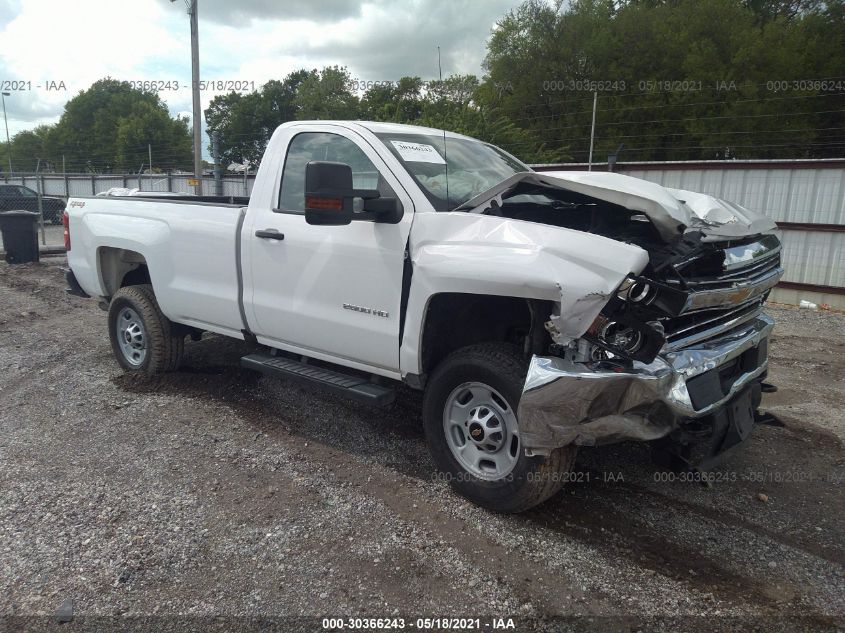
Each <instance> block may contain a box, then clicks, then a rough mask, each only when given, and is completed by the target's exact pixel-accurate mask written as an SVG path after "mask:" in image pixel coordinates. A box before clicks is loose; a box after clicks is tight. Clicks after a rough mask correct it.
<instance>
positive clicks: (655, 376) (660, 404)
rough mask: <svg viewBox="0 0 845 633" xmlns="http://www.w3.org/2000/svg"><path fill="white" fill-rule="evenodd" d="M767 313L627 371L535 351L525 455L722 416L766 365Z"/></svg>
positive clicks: (522, 417) (525, 399)
mask: <svg viewBox="0 0 845 633" xmlns="http://www.w3.org/2000/svg"><path fill="white" fill-rule="evenodd" d="M773 327H774V321H773V320H772V319H771V318H770V317H768V316H767V315H765V314H762V313H761V314H760V315H758V316H757V317H756V318H755V319H754V320H752V321H750V322H748V323H746V324H744V325H742V326H741V327H739V328H737V329H735V330H732V331H730V332H728V333H726V334H723V335H721V336H718V337H716V338H712V339H709V340H707V341H705V342H702V343H699V344H697V345H695V346H692V347H687V348H684V349H680V350H676V351H671V352H666V353H663V354H661V355H660V356H658V357H657V358H656V359H655V360H654V361H652V362H651V363H648V364H645V363H639V362H634V364H633V366H632V367H631V368H623V367H619V366H612V365H610V364H608V363H573V362H571V361H567V360H565V359H562V358H559V357H543V356H534V357H533V358H532V359H531V365H530V367H529V369H528V375H527V377H526V380H525V386H524V388H523V393H522V399H521V400H520V403H519V411H518V415H519V429H520V441H521V442H522V446H523V448H525V449H526V450H527V452H528V454H529V455H532V454H540V455H542V454H548V453H549V452H550V451H551V450H554V449H556V448H559V447H562V446H567V445H569V444H577V445H584V446H591V445H594V444H607V443H612V442H619V441H623V440H642V441H650V440H656V439H659V438H662V437H665V436H667V435H669V434H670V433H672V431H674V430H676V429H678V428H679V427H680V426H681V425H682V424H684V423H685V422H686V421H690V420H695V419H700V418H705V417H706V416H711V415H713V414H716V413H720V412H721V411H722V410H723V409H724V408H726V407H727V406H728V404H729V403H731V402H732V401H734V400H736V399H737V398H738V397H739V396H740V394H742V393H744V392H746V391H747V388H748V387H749V386H750V385H752V384H753V383H755V382H758V381H760V380H762V378H763V377H764V376H765V374H766V371H767V369H768V337H769V334H770V333H771V331H772V328H773Z"/></svg>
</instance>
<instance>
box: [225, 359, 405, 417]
mask: <svg viewBox="0 0 845 633" xmlns="http://www.w3.org/2000/svg"><path fill="white" fill-rule="evenodd" d="M241 367H245V368H247V369H253V370H255V371H260V372H261V373H262V374H267V375H268V376H276V377H277V378H293V379H294V380H298V381H300V382H303V383H306V384H310V385H314V386H317V387H322V388H323V389H328V390H329V391H333V392H334V393H337V394H340V395H343V396H346V397H348V398H352V399H353V400H357V401H359V402H367V403H369V404H374V405H377V406H386V405H388V404H390V403H391V402H393V399H394V398H395V396H396V393H395V391H394V390H393V389H392V388H391V387H383V386H381V385H376V384H373V383H371V382H370V381H369V380H367V379H366V378H361V377H359V376H352V375H350V374H342V373H341V372H339V371H332V370H331V369H323V368H322V367H315V366H314V365H307V364H306V363H301V362H299V361H295V360H291V359H289V358H282V357H281V356H270V355H268V354H249V355H247V356H244V357H243V358H241Z"/></svg>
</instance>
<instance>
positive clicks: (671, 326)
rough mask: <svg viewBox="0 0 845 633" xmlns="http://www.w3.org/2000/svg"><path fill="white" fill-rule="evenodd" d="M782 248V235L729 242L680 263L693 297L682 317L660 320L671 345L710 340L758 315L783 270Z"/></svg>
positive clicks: (679, 271)
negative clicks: (780, 238)
mask: <svg viewBox="0 0 845 633" xmlns="http://www.w3.org/2000/svg"><path fill="white" fill-rule="evenodd" d="M780 251H781V246H780V241H779V240H778V239H777V237H775V236H773V235H766V236H763V237H761V238H759V239H757V240H754V241H746V242H739V243H732V242H728V243H725V245H724V246H723V247H722V248H720V249H716V250H709V252H707V253H705V254H702V255H700V256H698V257H694V258H692V259H690V260H687V261H686V262H683V263H681V264H679V265H676V267H675V271H676V273H677V274H678V277H679V279H680V283H681V284H682V285H683V286H685V287H686V289H687V292H689V299H688V301H687V309H685V310H684V311H683V312H682V313H681V314H680V316H674V317H668V318H666V319H662V320H661V324H662V325H663V327H664V330H665V333H666V341H667V346H668V348H669V349H680V348H683V347H687V346H689V345H693V344H695V343H699V342H701V341H706V340H707V339H710V338H712V337H714V336H718V335H720V334H722V333H724V332H728V331H730V330H732V329H734V328H737V327H740V326H741V325H743V324H744V323H747V322H748V321H750V320H752V319H754V318H755V317H756V316H757V315H759V314H760V313H761V312H762V310H763V302H764V301H765V298H766V297H767V296H768V292H769V289H770V288H771V287H772V286H774V285H775V283H777V281H778V280H779V279H780V277H781V275H782V274H783V269H782V268H781V258H780Z"/></svg>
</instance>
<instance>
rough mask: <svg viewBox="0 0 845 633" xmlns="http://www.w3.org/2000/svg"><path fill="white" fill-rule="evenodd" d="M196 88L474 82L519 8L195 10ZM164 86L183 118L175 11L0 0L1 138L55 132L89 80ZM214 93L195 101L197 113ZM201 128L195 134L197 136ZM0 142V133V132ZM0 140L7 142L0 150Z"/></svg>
mask: <svg viewBox="0 0 845 633" xmlns="http://www.w3.org/2000/svg"><path fill="white" fill-rule="evenodd" d="M198 2H199V42H200V70H201V72H200V76H201V79H202V80H206V81H207V80H212V81H225V82H242V85H243V86H245V87H246V88H247V90H250V89H252V87H253V86H254V87H256V88H257V87H259V86H260V85H261V84H263V83H264V82H265V81H267V80H268V79H282V78H283V77H284V76H285V75H287V74H288V73H289V72H291V71H294V70H297V69H300V68H306V69H311V68H322V67H323V66H327V65H335V64H336V65H339V66H346V67H347V68H348V69H349V71H350V73H351V75H352V77H353V79H355V80H359V81H360V82H373V81H391V80H396V79H399V78H400V77H402V76H405V75H419V76H421V77H423V78H424V79H433V78H436V77H437V46H438V45H439V46H440V48H441V54H442V63H443V75H444V76H446V75H450V74H453V73H475V74H478V75H480V74H482V69H481V63H482V61H483V58H484V53H485V42H486V40H487V38H488V37H489V35H490V32H491V30H492V29H493V28H494V26H495V23H496V21H497V20H498V19H499V18H501V17H502V16H503V15H504V14H505V13H507V11H509V10H510V9H512V8H514V7H516V6H518V5H519V3H520V2H519V0H311V1H309V0H275V1H274V0H198ZM106 76H110V77H113V78H115V79H121V80H126V81H139V82H140V81H155V82H169V89H165V90H162V91H160V93H159V94H160V95H161V97H162V98H163V99H164V101H165V102H166V103H167V105H168V108H169V109H170V112H171V114H172V115H174V116H176V115H182V116H190V113H191V90H190V81H191V54H190V30H189V20H188V15H187V6H186V3H185V0H175V1H173V2H171V1H169V0H73V1H69V0H0V87H2V89H3V90H4V91H7V92H11V96H9V97H6V98H5V101H6V111H7V117H8V125H9V133H10V134H11V135H12V136H14V134H15V133H17V132H19V131H21V130H25V129H31V128H33V127H35V126H37V125H39V124H41V123H53V122H55V121H57V120H58V118H59V116H61V113H62V110H63V107H64V104H65V103H66V102H67V101H68V100H69V99H70V98H72V97H73V96H75V95H76V94H77V93H78V92H79V91H81V90H84V89H86V88H88V87H89V86H90V85H91V84H92V83H93V82H94V81H96V80H97V79H101V78H103V77H106ZM215 94H218V93H217V92H215V91H213V90H206V91H204V92H203V93H202V105H203V109H205V107H206V106H207V105H208V103H209V102H210V101H211V99H212V98H213V97H214V96H215ZM203 127H204V126H203ZM0 134H4V131H0ZM3 140H5V138H4V139H3Z"/></svg>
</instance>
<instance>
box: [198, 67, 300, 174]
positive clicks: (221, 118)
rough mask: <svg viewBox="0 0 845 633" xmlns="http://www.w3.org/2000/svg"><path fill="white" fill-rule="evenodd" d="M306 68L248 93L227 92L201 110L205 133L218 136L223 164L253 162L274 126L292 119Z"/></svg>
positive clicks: (261, 153) (295, 112) (258, 157)
mask: <svg viewBox="0 0 845 633" xmlns="http://www.w3.org/2000/svg"><path fill="white" fill-rule="evenodd" d="M308 74H309V73H308V71H305V70H297V71H296V72H293V73H290V74H289V75H287V76H286V77H285V78H284V79H283V80H282V81H278V80H275V79H274V80H270V81H268V82H267V83H266V84H264V85H263V86H262V87H261V89H260V90H258V91H254V92H251V93H247V94H244V93H239V92H230V93H229V94H225V95H218V96H217V97H215V98H214V99H213V100H212V101H211V103H210V104H209V107H208V108H207V109H206V111H205V120H206V122H207V123H208V132H209V134H211V132H212V131H217V132H218V133H219V135H220V155H221V160H222V161H223V163H224V164H228V163H233V162H234V163H243V162H244V161H245V160H248V161H250V162H251V163H253V164H257V163H258V162H259V161H260V160H261V156H262V155H263V154H264V149H265V148H266V147H267V143H268V142H269V140H270V137H271V136H272V135H273V132H274V131H275V129H276V128H277V127H278V126H279V125H281V124H282V123H284V122H285V121H293V120H294V119H296V114H297V105H296V104H295V103H294V101H295V99H296V95H297V91H298V89H299V86H300V84H301V83H302V82H303V81H304V80H305V79H306V78H307V77H308Z"/></svg>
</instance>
